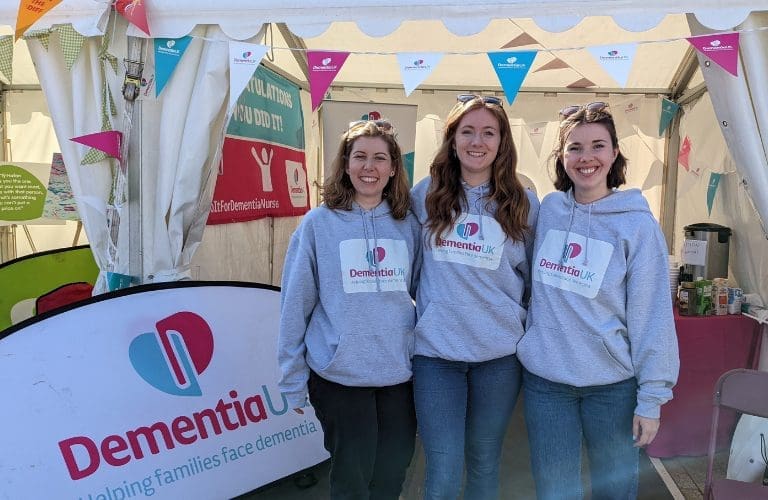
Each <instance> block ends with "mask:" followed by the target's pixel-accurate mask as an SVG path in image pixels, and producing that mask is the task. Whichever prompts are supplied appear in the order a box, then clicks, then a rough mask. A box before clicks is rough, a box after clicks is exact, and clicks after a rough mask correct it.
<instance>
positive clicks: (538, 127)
mask: <svg viewBox="0 0 768 500" xmlns="http://www.w3.org/2000/svg"><path fill="white" fill-rule="evenodd" d="M525 130H526V131H527V132H528V137H529V138H530V139H531V144H533V150H534V151H535V152H536V156H537V157H539V156H541V147H542V146H543V145H544V133H545V132H546V131H547V122H538V123H526V124H525Z"/></svg>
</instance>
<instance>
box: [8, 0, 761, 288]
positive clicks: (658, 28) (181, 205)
mask: <svg viewBox="0 0 768 500" xmlns="http://www.w3.org/2000/svg"><path fill="white" fill-rule="evenodd" d="M109 4H110V3H109V2H97V1H94V0H64V1H62V2H61V3H60V4H59V5H57V6H56V7H54V8H53V9H52V10H51V11H50V12H48V13H47V14H46V15H45V16H44V17H43V18H42V19H40V20H39V21H38V22H37V23H36V24H35V25H34V26H33V27H32V28H33V29H45V28H49V27H51V26H55V25H58V24H61V23H71V24H72V26H73V27H74V29H75V30H76V31H77V32H78V33H80V34H82V35H85V36H88V37H94V38H88V39H87V40H86V42H85V45H84V48H83V50H82V52H83V55H81V56H80V57H78V58H77V59H76V60H75V61H74V63H73V66H72V69H71V70H70V71H67V70H66V69H65V67H64V64H62V58H61V56H60V54H61V51H60V47H56V44H57V42H58V41H57V39H56V37H51V40H50V45H51V46H50V47H49V48H48V49H46V48H45V47H44V46H43V45H42V44H41V43H39V40H40V39H30V40H29V46H30V51H31V53H32V56H33V59H34V60H35V62H36V65H37V74H38V75H39V77H40V80H41V85H42V86H43V90H44V92H45V94H46V97H47V98H48V102H49V107H50V109H51V114H52V117H53V121H54V124H55V128H56V132H57V136H59V137H60V138H61V137H74V136H77V135H83V134H86V133H91V132H94V131H97V130H99V128H100V127H101V125H102V123H101V122H102V121H103V119H102V117H101V116H100V115H101V114H102V113H101V112H100V110H101V109H102V103H101V102H100V99H101V95H102V94H101V90H102V88H101V87H102V84H101V80H102V77H101V74H102V73H103V74H104V75H106V80H107V81H108V87H109V88H110V89H111V93H112V96H117V97H119V96H120V86H121V84H122V79H123V74H124V68H123V65H122V64H118V66H120V67H119V70H118V71H117V73H116V74H115V73H113V72H111V71H109V70H108V69H106V67H107V65H108V63H107V62H106V59H105V58H104V57H101V54H100V43H101V39H100V38H96V36H97V35H101V34H102V33H107V34H108V35H110V38H111V42H110V43H111V45H110V46H109V49H108V52H109V53H111V54H112V55H114V56H115V60H116V61H117V62H119V63H120V62H122V60H123V59H125V58H128V56H129V50H133V51H134V54H133V55H132V56H131V57H134V58H138V57H140V56H141V55H142V51H146V45H141V43H140V41H141V38H133V37H134V36H136V37H143V36H145V35H143V34H142V33H141V32H140V31H139V30H138V29H137V28H136V27H134V26H128V27H127V34H128V35H130V37H126V36H124V33H125V32H124V30H125V29H126V25H125V23H124V22H120V21H119V20H118V22H115V23H113V24H110V23H109V16H108V14H109V12H110V8H109ZM766 5H768V2H760V1H754V0H753V1H746V0H741V1H735V2H729V5H728V6H727V7H724V6H723V5H722V3H721V2H717V1H713V0H710V1H697V2H693V1H688V2H685V1H684V2H670V1H664V0H657V1H652V2H613V1H590V2H586V1H579V2H572V1H571V2H566V1H502V2H495V3H489V2H483V1H469V2H467V1H463V2H458V1H449V2H440V3H437V2H434V1H431V0H428V1H423V2H416V3H414V2H410V1H409V2H406V1H395V2H390V3H389V4H386V5H382V4H380V3H377V2H371V1H365V2H351V1H346V0H345V1H337V2H327V1H325V0H315V1H310V2H304V3H303V4H302V6H301V7H298V8H297V7H288V6H286V5H285V4H283V3H282V2H278V1H271V2H260V3H259V5H258V6H254V5H253V4H252V3H251V2H247V1H245V0H240V1H233V0H228V1H226V2H224V3H222V2H218V3H215V4H212V3H210V2H202V1H195V0H192V1H180V0H179V1H169V0H166V1H163V2H149V4H148V5H147V10H148V17H149V20H150V27H151V31H152V35H153V36H154V37H171V38H173V37H180V36H183V35H187V34H191V35H193V36H194V37H195V38H196V39H198V40H200V41H201V42H203V41H204V42H205V43H198V44H193V45H192V48H191V49H190V52H192V53H193V54H194V55H191V54H188V55H186V56H185V58H184V60H183V61H182V63H181V64H180V65H179V67H178V69H177V70H176V73H175V75H174V78H173V80H172V81H171V83H170V84H169V85H171V86H173V87H174V88H173V91H172V92H167V93H166V94H165V98H164V99H162V100H161V101H159V102H152V103H150V102H144V103H137V104H132V103H129V104H128V105H127V106H126V105H125V103H124V101H123V100H122V99H116V100H115V103H116V106H117V114H116V115H115V117H113V118H112V122H113V123H112V127H113V128H115V129H117V130H122V131H123V133H124V134H125V138H127V141H126V146H125V148H126V151H125V153H126V157H127V158H126V159H127V164H128V165H129V170H130V171H131V172H136V173H137V174H136V175H133V176H129V177H128V181H127V182H129V183H132V185H131V190H130V191H131V192H132V193H134V196H124V193H122V192H119V193H116V194H117V198H116V199H113V200H110V194H109V193H110V190H111V187H112V185H113V178H114V177H118V178H120V176H121V175H122V173H121V172H119V171H117V172H115V173H114V175H113V174H112V172H110V169H109V168H108V167H106V166H105V168H101V169H96V168H90V169H89V170H88V172H87V175H83V174H82V173H78V171H77V170H80V169H72V170H73V171H72V172H71V173H70V175H71V177H72V181H73V184H74V185H75V191H76V192H78V200H79V202H80V211H81V213H82V217H83V219H84V224H85V228H86V232H87V234H88V237H89V240H90V241H91V243H92V245H93V247H94V252H95V254H96V257H97V261H98V262H99V264H100V267H101V269H102V270H103V271H114V272H119V273H122V274H129V275H132V276H136V277H137V279H138V281H140V282H152V281H164V280H173V279H178V278H180V277H183V276H187V275H189V265H190V262H191V259H192V255H193V254H194V251H195V249H196V247H197V245H198V243H199V241H200V240H201V238H202V230H203V224H204V219H205V214H206V213H207V210H208V206H209V203H208V202H209V200H210V186H211V182H210V180H211V178H212V176H211V170H212V165H214V164H215V163H216V161H217V157H216V146H217V144H218V141H219V139H220V135H221V130H222V127H223V124H224V122H225V119H226V116H225V115H226V110H225V106H226V102H227V95H226V94H227V92H228V88H227V78H228V68H227V65H226V54H227V44H226V43H222V41H226V40H230V39H238V40H249V41H253V42H254V43H266V44H270V43H271V44H272V46H273V49H272V50H271V51H270V53H269V54H268V56H269V61H268V62H267V63H268V64H270V66H273V67H276V68H279V69H280V70H281V72H282V73H284V74H286V75H288V76H291V77H293V78H294V79H295V80H296V81H298V82H300V83H302V84H303V86H304V87H305V88H306V86H307V84H306V76H305V73H304V70H303V68H304V67H305V65H306V57H305V52H304V51H305V50H306V49H307V48H318V49H325V50H347V51H352V52H353V55H352V57H350V58H349V61H348V63H347V64H346V65H345V67H344V68H343V69H342V71H341V73H340V74H339V75H338V78H337V81H336V82H335V83H334V87H332V88H331V95H332V96H333V94H334V92H336V93H342V92H344V91H345V90H348V89H352V90H354V89H360V90H358V91H356V93H357V95H359V96H364V98H366V99H370V100H373V99H371V97H370V94H371V92H376V91H378V92H379V94H382V93H383V92H381V91H382V90H384V91H386V90H394V89H395V88H397V87H398V86H399V85H400V83H399V80H398V72H397V66H396V62H395V57H394V54H395V53H397V52H400V51H441V52H443V53H445V57H444V60H443V61H442V62H441V64H440V66H439V68H438V69H437V70H436V71H435V73H434V74H433V75H432V76H430V78H429V79H427V81H425V82H424V84H423V85H422V87H421V88H422V90H423V91H427V92H429V91H432V92H434V93H436V94H439V93H440V92H441V91H443V90H445V91H449V90H453V89H465V90H477V91H496V92H498V91H499V90H500V87H499V86H498V83H497V81H496V79H495V77H494V75H493V73H492V69H491V68H490V65H489V64H488V63H487V56H486V52H488V51H493V50H500V49H505V48H507V49H509V48H513V49H525V50H536V51H537V53H538V57H537V60H536V63H535V65H534V67H533V69H532V71H531V72H530V73H529V75H528V76H527V78H526V79H525V81H524V83H523V86H522V88H521V95H522V96H526V95H528V94H531V95H535V96H542V95H547V94H555V93H558V94H561V95H562V94H564V93H565V94H567V93H577V92H578V93H588V94H592V93H599V94H601V95H606V94H607V95H617V96H621V95H631V94H632V95H647V96H652V95H661V94H663V95H667V96H672V97H674V98H681V97H682V98H685V97H686V90H687V91H689V94H688V96H690V95H697V93H700V92H701V89H702V88H703V87H704V85H703V83H702V78H703V77H707V76H708V75H707V73H712V74H715V76H713V77H711V78H708V81H709V80H712V82H714V81H715V80H716V79H717V78H718V76H720V73H722V72H720V71H711V72H706V71H705V72H704V74H703V75H702V74H701V72H699V73H698V74H695V73H697V69H696V56H695V55H694V51H693V49H692V48H691V47H690V45H689V44H688V43H687V42H686V41H685V37H687V36H690V35H691V34H700V33H706V32H709V31H711V30H714V31H724V30H730V29H732V28H734V27H736V26H740V27H741V29H742V30H744V31H743V33H742V40H743V42H742V43H743V45H742V51H741V58H742V66H743V67H746V68H747V70H745V71H742V73H741V74H740V76H739V78H738V79H735V80H736V81H737V82H742V83H741V85H742V86H745V85H747V84H748V82H749V81H755V80H754V79H753V78H748V76H749V75H748V73H749V72H751V71H759V68H761V67H762V66H763V65H762V62H761V61H759V62H758V63H754V62H753V61H752V59H751V57H750V56H751V54H752V53H753V52H757V53H758V54H759V55H757V56H756V57H757V58H760V57H761V56H762V54H761V52H762V51H761V50H759V46H760V42H761V38H762V37H763V30H762V28H761V26H762V25H761V24H760V16H758V15H753V16H752V17H750V18H749V19H748V15H749V13H750V12H752V11H759V10H760V9H762V8H765V6H766ZM15 18H16V6H13V5H10V6H9V5H6V6H3V7H0V25H9V26H12V25H13V24H14V23H15ZM265 23H274V24H265ZM129 39H130V40H131V42H130V46H129V42H128V40H129ZM617 41H620V42H622V43H628V42H637V43H638V49H637V57H636V60H635V62H634V63H633V69H632V71H631V73H630V75H629V78H628V81H627V83H626V85H624V86H622V87H619V86H618V85H617V84H616V82H614V81H613V80H612V78H611V77H610V76H609V75H607V74H606V73H605V72H604V71H602V70H601V68H600V67H599V65H598V63H597V62H595V60H594V59H593V58H592V57H591V56H590V55H589V54H588V52H587V51H586V50H585V48H588V47H592V46H599V45H607V44H611V43H616V42H617ZM288 48H292V49H293V50H288ZM713 69H715V68H713ZM716 73H717V74H716ZM745 73H747V74H746V75H745ZM723 80H724V84H726V83H732V82H731V81H730V80H728V78H723ZM712 85H713V83H711V82H710V85H709V87H712ZM745 88H748V86H747V87H745ZM354 94H355V92H353V95H354ZM710 94H712V95H716V96H717V98H715V99H713V101H714V104H715V109H718V107H720V108H723V110H725V109H726V106H725V105H719V104H718V103H719V102H720V101H721V100H722V99H721V98H720V97H719V96H725V95H732V96H735V97H732V98H733V99H735V100H736V101H737V102H744V99H743V98H741V97H739V96H741V95H742V94H741V93H735V92H731V91H717V92H716V91H715V90H713V89H712V88H710ZM375 97H379V96H378V95H377V96H375ZM753 97H754V96H753ZM397 98H398V97H397V95H396V94H395V99H397ZM390 99H391V98H390ZM520 101H521V103H523V102H524V99H522V98H521V100H520ZM746 102H755V101H746ZM430 103H432V104H430ZM751 105H752V104H749V105H747V106H748V107H749V106H751ZM419 106H420V117H424V116H427V115H430V114H434V115H436V116H441V115H443V114H444V113H445V111H446V109H447V108H446V106H445V101H444V99H443V100H441V99H437V98H435V99H432V100H431V99H430V98H429V97H426V98H422V101H421V102H420V103H419ZM556 106H557V104H552V105H550V106H542V105H539V104H535V105H531V107H533V108H538V109H539V110H540V113H541V115H540V116H536V115H535V113H533V115H532V116H529V117H528V121H538V120H541V121H544V120H546V119H547V118H546V117H547V116H548V117H551V116H552V113H553V111H554V110H555V109H556ZM755 106H756V108H757V109H759V107H760V103H759V100H758V101H756V103H755ZM307 107H308V106H307ZM728 109H735V108H730V107H728ZM126 110H127V111H126ZM171 110H173V111H171ZM169 111H171V112H169ZM741 111H743V110H740V112H741ZM723 112H725V111H723ZM510 114H512V112H510ZM749 115H751V116H755V115H756V116H760V114H759V113H751V112H750V113H749ZM740 116H744V115H742V114H741V113H740ZM311 120H312V118H311V115H309V120H307V121H308V122H310V123H311ZM721 121H722V120H721ZM741 121H742V119H741V118H740V119H737V120H728V123H730V124H732V126H731V128H729V129H728V130H726V132H729V131H730V130H732V129H733V128H735V127H736V126H737V124H738V123H739V122H741ZM753 125H754V123H749V124H747V125H746V126H745V128H746V129H748V130H751V129H754V130H758V128H757V127H752V126H753ZM750 127H752V128H750ZM211 130H213V131H214V132H216V131H218V132H217V133H213V134H211V133H210V131H211ZM307 131H308V134H309V135H311V134H312V133H313V128H312V127H307ZM741 135H742V134H740V140H739V141H736V140H735V138H731V141H730V142H731V144H730V146H731V150H732V154H734V155H735V156H738V154H739V153H734V152H733V149H734V147H733V146H734V145H735V143H736V142H738V143H741V142H743V138H741ZM726 137H728V135H727V134H726ZM753 139H755V138H753ZM756 139H757V141H758V142H757V144H758V145H761V141H760V140H759V137H758V138H756ZM315 142H316V141H315ZM315 142H313V138H312V137H310V138H309V139H308V144H310V145H313V144H315ZM60 143H61V149H62V152H63V153H64V157H65V159H69V160H67V163H68V165H71V164H75V163H78V161H77V159H79V158H82V156H83V154H84V149H83V147H82V146H79V145H76V144H74V143H70V142H69V141H60ZM674 146H677V144H676V142H675V140H674V139H673V140H671V141H667V142H666V143H665V146H664V147H665V148H666V149H667V151H666V152H665V153H663V154H662V156H663V157H665V159H666V160H667V161H665V162H664V163H666V164H669V160H674V157H675V152H676V151H675V150H676V147H674ZM672 147H674V148H672ZM749 151H750V153H744V154H748V156H746V157H745V160H744V161H743V162H739V161H737V162H736V163H737V165H738V167H739V168H740V169H741V170H740V172H743V177H744V179H746V180H747V181H748V184H749V185H750V186H751V194H752V199H753V202H754V203H755V205H756V208H757V210H758V212H760V213H762V214H763V217H762V218H763V220H765V219H766V218H768V216H767V215H766V213H768V207H767V206H766V205H767V204H766V202H764V201H761V200H762V199H764V198H767V197H766V196H765V195H764V194H759V193H760V190H761V189H763V188H762V186H765V185H768V179H766V178H765V177H764V176H765V174H764V171H765V170H766V169H765V168H762V169H761V168H760V165H765V158H764V157H765V154H764V152H763V153H760V151H762V146H760V147H759V148H749ZM755 154H757V156H758V157H760V156H761V155H762V159H760V158H757V159H756V158H754V156H755ZM72 159H74V160H75V161H72ZM756 160H758V161H756ZM105 164H106V162H105ZM744 165H748V166H747V167H745V166H744ZM81 168H82V167H81ZM118 170H119V169H118ZM674 173H675V172H674V170H671V169H669V168H668V167H667V168H666V173H665V174H664V176H663V184H664V185H665V186H666V188H665V189H666V190H665V192H664V194H663V200H661V202H660V208H659V210H658V213H657V215H659V216H660V217H661V220H662V223H663V225H664V227H665V230H666V232H667V234H668V238H669V241H670V243H672V238H671V235H673V234H674V233H675V232H679V229H680V228H675V223H674V215H673V214H674V202H675V190H674V189H671V188H674V187H675V186H674V184H675V181H676V179H675V175H674ZM139 193H140V196H137V194H139ZM658 196H659V197H661V196H662V195H661V194H659V195H658ZM113 197H114V193H113ZM108 201H111V202H112V203H107V202H108ZM131 214H132V216H129V215H131ZM107 219H111V220H113V221H114V223H113V224H112V225H111V227H112V234H111V235H110V234H108V232H107V229H106V228H107V224H106V221H107ZM118 229H119V230H118ZM150 242H151V244H150ZM129 245H130V249H129ZM101 286H102V287H103V288H105V287H106V285H105V283H104V281H103V280H102V284H101ZM763 296H765V294H764V293H763Z"/></svg>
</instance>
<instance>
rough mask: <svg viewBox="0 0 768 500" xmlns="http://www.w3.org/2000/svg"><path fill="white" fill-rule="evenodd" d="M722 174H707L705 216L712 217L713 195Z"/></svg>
mask: <svg viewBox="0 0 768 500" xmlns="http://www.w3.org/2000/svg"><path fill="white" fill-rule="evenodd" d="M722 176H723V174H715V173H711V174H709V185H708V186H707V214H708V215H712V205H713V204H714V202H715V193H717V187H718V186H719V185H720V178H721V177H722Z"/></svg>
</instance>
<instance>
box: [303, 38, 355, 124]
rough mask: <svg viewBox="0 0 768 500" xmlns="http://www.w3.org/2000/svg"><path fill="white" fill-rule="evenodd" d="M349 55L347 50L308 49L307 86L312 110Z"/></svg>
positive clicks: (317, 104)
mask: <svg viewBox="0 0 768 500" xmlns="http://www.w3.org/2000/svg"><path fill="white" fill-rule="evenodd" d="M347 57H349V52H330V51H325V50H308V51H307V66H308V67H309V88H310V91H311V94H312V111H314V110H316V109H317V108H318V106H320V103H321V102H322V100H323V98H324V97H325V91H326V90H328V87H330V86H331V83H332V82H333V80H334V78H336V75H337V74H339V71H341V67H342V66H344V63H345V62H346V61H347Z"/></svg>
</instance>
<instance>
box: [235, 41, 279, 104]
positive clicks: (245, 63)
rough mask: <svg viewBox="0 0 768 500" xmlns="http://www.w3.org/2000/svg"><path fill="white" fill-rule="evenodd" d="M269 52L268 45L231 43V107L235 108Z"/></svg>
mask: <svg viewBox="0 0 768 500" xmlns="http://www.w3.org/2000/svg"><path fill="white" fill-rule="evenodd" d="M267 50H269V47H267V46H266V45H257V44H255V43H245V42H234V41H231V42H229V106H228V107H227V110H231V109H233V108H234V106H235V104H237V99H238V98H239V97H240V94H241V93H242V92H243V89H244V88H245V86H246V85H248V82H249V81H250V80H251V77H252V76H253V73H254V71H256V68H257V67H258V66H259V63H260V62H261V59H262V58H263V57H264V55H265V54H266V53H267Z"/></svg>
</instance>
